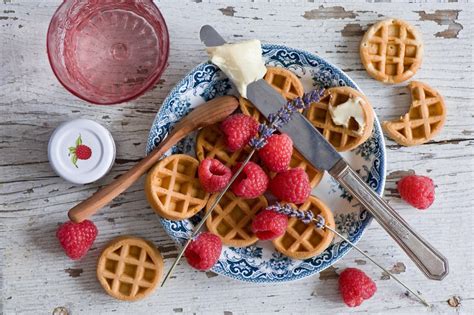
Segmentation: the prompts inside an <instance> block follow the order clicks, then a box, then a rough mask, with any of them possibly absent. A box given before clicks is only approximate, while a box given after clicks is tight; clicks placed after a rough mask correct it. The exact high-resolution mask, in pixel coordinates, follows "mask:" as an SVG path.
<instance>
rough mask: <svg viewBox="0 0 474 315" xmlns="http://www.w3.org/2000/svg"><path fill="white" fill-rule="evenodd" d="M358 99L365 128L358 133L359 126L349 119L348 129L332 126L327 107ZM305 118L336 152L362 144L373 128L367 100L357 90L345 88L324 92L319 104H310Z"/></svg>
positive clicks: (335, 88) (334, 88)
mask: <svg viewBox="0 0 474 315" xmlns="http://www.w3.org/2000/svg"><path fill="white" fill-rule="evenodd" d="M353 97H360V98H361V99H362V101H361V102H360V103H359V104H360V105H361V106H362V109H363V111H364V115H365V117H364V118H365V127H364V129H363V131H362V132H361V133H360V132H359V131H358V130H359V124H358V123H357V122H356V121H355V120H354V119H353V118H351V120H350V122H349V126H348V128H346V127H344V126H339V125H336V124H334V122H333V120H332V117H331V113H330V112H329V106H330V105H331V106H335V107H336V106H338V105H340V104H343V103H345V102H346V101H347V100H348V99H349V98H353ZM306 118H308V120H309V121H311V123H312V124H313V126H315V127H316V129H318V130H319V132H320V133H321V134H322V135H323V136H324V138H326V140H328V141H329V142H330V143H331V144H332V145H333V146H334V148H335V149H336V150H337V151H340V152H342V151H348V150H352V149H354V148H356V147H358V146H359V145H361V144H362V143H364V142H365V141H366V140H367V139H368V138H369V137H370V135H371V134H372V130H373V128H374V113H373V110H372V106H371V105H370V103H369V101H368V99H367V98H366V97H365V95H363V94H362V93H360V92H358V91H357V90H355V89H353V88H350V87H347V86H341V87H333V88H330V89H327V90H326V93H325V95H324V96H323V97H322V98H321V99H320V100H319V102H316V103H312V104H311V106H310V107H309V109H308V111H307V112H306Z"/></svg>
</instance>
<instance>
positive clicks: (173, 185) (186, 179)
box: [147, 154, 209, 220]
mask: <svg viewBox="0 0 474 315" xmlns="http://www.w3.org/2000/svg"><path fill="white" fill-rule="evenodd" d="M198 166H199V162H198V161H197V160H196V159H194V158H192V157H190V156H188V155H184V154H175V155H171V156H169V157H167V158H165V159H164V160H162V161H160V162H159V163H158V164H157V165H156V166H155V168H154V169H153V170H152V171H151V172H150V174H149V175H148V179H147V197H148V199H149V201H150V203H151V204H152V206H153V207H154V208H155V210H157V212H158V213H159V214H160V215H161V216H163V217H165V218H167V219H171V220H182V219H186V218H190V217H192V216H193V215H195V214H196V213H197V212H198V211H200V210H201V209H202V208H204V206H205V205H206V202H207V199H208V198H209V194H208V193H206V192H205V191H204V189H203V188H202V186H201V184H200V183H199V178H198V175H197V169H198Z"/></svg>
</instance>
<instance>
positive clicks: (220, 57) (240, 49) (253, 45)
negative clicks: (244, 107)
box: [207, 39, 267, 98]
mask: <svg viewBox="0 0 474 315" xmlns="http://www.w3.org/2000/svg"><path fill="white" fill-rule="evenodd" d="M207 53H208V55H209V59H210V60H211V62H212V63H213V64H215V65H216V66H218V67H219V68H220V69H221V70H222V71H223V72H224V73H225V74H226V75H227V77H228V78H229V79H230V80H231V81H232V82H233V83H234V84H235V86H236V87H237V90H238V91H239V93H240V95H241V96H243V97H245V98H247V85H249V84H250V83H252V82H255V81H257V80H260V79H261V78H263V76H264V75H265V73H266V72H267V68H266V67H265V63H264V62H263V58H262V46H261V44H260V41H259V40H257V39H253V40H246V41H242V42H238V43H233V44H227V43H226V44H224V45H221V46H216V47H208V48H207Z"/></svg>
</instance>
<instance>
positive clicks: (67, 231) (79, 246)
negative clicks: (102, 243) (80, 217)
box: [56, 220, 97, 260]
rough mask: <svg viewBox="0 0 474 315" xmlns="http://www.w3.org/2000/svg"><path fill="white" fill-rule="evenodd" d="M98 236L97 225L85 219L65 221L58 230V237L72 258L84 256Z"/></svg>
mask: <svg viewBox="0 0 474 315" xmlns="http://www.w3.org/2000/svg"><path fill="white" fill-rule="evenodd" d="M96 236H97V227H96V226H95V224H94V223H93V222H92V221H89V220H84V221H82V222H81V223H74V222H71V221H69V222H66V223H63V224H62V225H61V226H60V227H59V228H58V231H57V232H56V237H57V238H58V240H59V243H61V246H62V248H63V249H64V251H65V252H66V255H68V256H69V257H70V258H71V259H74V260H76V259H80V258H82V257H84V255H85V254H86V253H87V251H88V250H89V248H90V247H91V246H92V243H94V240H95V238H96Z"/></svg>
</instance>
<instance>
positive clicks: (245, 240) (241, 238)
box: [206, 191, 268, 247]
mask: <svg viewBox="0 0 474 315" xmlns="http://www.w3.org/2000/svg"><path fill="white" fill-rule="evenodd" d="M217 195H218V194H214V195H212V196H211V197H210V198H209V201H208V202H207V207H206V211H209V209H210V208H211V207H212V205H213V204H214V202H215V200H216V198H217ZM267 206H268V203H267V200H266V199H265V197H263V196H260V197H258V198H255V199H242V198H239V197H236V196H235V195H234V194H233V193H232V192H230V191H227V192H226V193H225V194H224V196H223V197H222V199H221V200H220V201H219V204H218V205H217V207H216V208H215V209H214V211H213V212H212V214H211V215H210V216H209V218H208V219H207V220H206V226H207V228H208V230H209V231H210V232H212V233H214V234H216V235H218V236H219V237H220V238H221V240H222V243H223V244H225V245H229V246H235V247H244V246H249V245H251V244H253V243H255V242H256V241H257V240H258V239H257V236H256V235H255V234H254V233H253V232H252V230H251V225H252V220H253V218H254V217H255V214H256V213H257V212H258V211H260V210H262V209H264V208H266V207H267Z"/></svg>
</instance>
